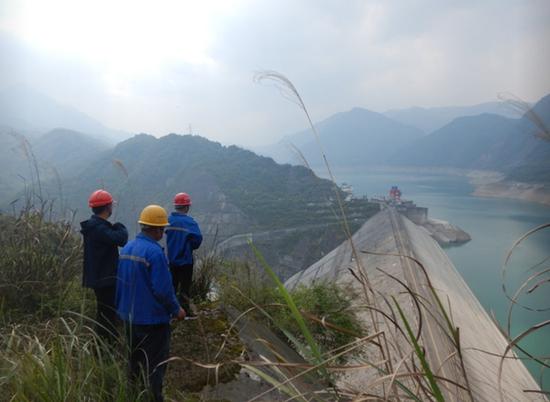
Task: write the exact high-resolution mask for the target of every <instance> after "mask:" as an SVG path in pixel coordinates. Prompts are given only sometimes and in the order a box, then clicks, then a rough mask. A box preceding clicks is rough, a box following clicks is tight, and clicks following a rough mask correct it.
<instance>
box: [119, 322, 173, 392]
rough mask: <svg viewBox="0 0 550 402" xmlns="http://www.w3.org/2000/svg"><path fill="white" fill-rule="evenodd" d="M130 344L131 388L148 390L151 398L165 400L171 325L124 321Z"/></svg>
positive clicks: (129, 369) (129, 368)
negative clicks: (137, 323)
mask: <svg viewBox="0 0 550 402" xmlns="http://www.w3.org/2000/svg"><path fill="white" fill-rule="evenodd" d="M125 331H126V339H127V340H128V345H129V362H128V363H129V364H128V371H129V380H130V384H131V386H132V387H137V389H136V390H137V391H138V392H139V390H140V388H141V389H144V388H145V387H146V388H148V389H149V391H150V393H151V397H152V400H153V401H155V402H162V401H163V400H164V398H163V396H162V383H163V381H164V374H165V372H166V366H167V364H166V363H164V364H161V363H163V362H164V361H165V360H166V359H168V355H169V353H170V324H169V323H166V324H156V325H136V324H129V323H125Z"/></svg>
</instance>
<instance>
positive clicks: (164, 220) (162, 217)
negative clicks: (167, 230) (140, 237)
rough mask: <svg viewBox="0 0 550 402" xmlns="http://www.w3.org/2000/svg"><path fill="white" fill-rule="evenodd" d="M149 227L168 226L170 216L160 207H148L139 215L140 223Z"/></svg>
mask: <svg viewBox="0 0 550 402" xmlns="http://www.w3.org/2000/svg"><path fill="white" fill-rule="evenodd" d="M138 223H141V224H142V225H147V226H168V225H169V223H168V214H167V213H166V210H165V209H164V208H163V207H161V206H160V205H147V206H146V207H145V208H143V211H141V214H139V221H138Z"/></svg>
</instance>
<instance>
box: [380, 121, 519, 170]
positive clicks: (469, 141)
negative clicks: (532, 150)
mask: <svg viewBox="0 0 550 402" xmlns="http://www.w3.org/2000/svg"><path fill="white" fill-rule="evenodd" d="M516 134H518V127H517V121H516V120H513V119H507V118H506V117H502V116H497V115H494V114H482V115H478V116H468V117H460V118H458V119H455V120H453V121H452V122H451V123H449V124H447V125H446V126H444V127H442V128H440V129H439V130H436V131H434V132H433V133H432V134H430V135H428V136H426V137H423V138H420V139H418V140H417V141H415V142H414V143H412V144H410V145H409V146H408V147H407V148H406V149H402V150H400V151H399V152H397V153H396V154H394V155H393V156H392V157H390V158H389V159H388V162H389V164H392V165H405V166H441V167H455V168H467V169H491V168H498V167H499V162H500V159H501V153H502V152H503V150H502V149H501V148H502V143H503V142H504V141H505V140H506V139H507V137H508V136H513V135H516Z"/></svg>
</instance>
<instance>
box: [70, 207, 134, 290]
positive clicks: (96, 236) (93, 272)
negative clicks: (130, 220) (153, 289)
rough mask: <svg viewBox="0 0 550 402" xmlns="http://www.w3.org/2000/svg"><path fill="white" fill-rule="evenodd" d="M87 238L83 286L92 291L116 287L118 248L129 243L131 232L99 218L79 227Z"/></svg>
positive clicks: (117, 224) (87, 221) (120, 225)
mask: <svg viewBox="0 0 550 402" xmlns="http://www.w3.org/2000/svg"><path fill="white" fill-rule="evenodd" d="M80 227H81V230H80V232H81V233H82V236H83V238H84V272H83V275H82V285H83V286H85V287H89V288H101V287H105V286H114V285H115V283H116V270H117V263H118V247H122V246H124V245H125V244H126V242H127V241H128V231H127V230H126V228H125V227H124V225H123V224H121V223H115V224H114V225H113V224H111V223H110V222H109V221H107V220H105V219H102V218H100V217H98V216H96V215H92V217H91V218H90V219H88V220H86V221H83V222H81V223H80Z"/></svg>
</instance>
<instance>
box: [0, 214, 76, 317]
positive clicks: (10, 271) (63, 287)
mask: <svg viewBox="0 0 550 402" xmlns="http://www.w3.org/2000/svg"><path fill="white" fill-rule="evenodd" d="M50 207H51V205H49V204H42V205H41V207H40V208H39V209H36V208H33V207H31V206H30V205H29V206H27V207H26V208H24V209H23V210H22V211H21V212H20V213H19V214H18V215H17V216H5V215H0V223H1V224H2V228H3V230H2V231H0V251H1V254H2V258H1V259H0V289H1V292H0V307H1V309H2V310H1V311H0V313H1V316H2V317H3V318H4V319H7V320H11V319H12V318H17V317H20V316H24V315H30V316H32V317H42V318H49V317H53V316H56V315H59V314H60V312H61V311H62V310H64V309H67V308H75V309H78V308H79V307H80V298H81V297H80V295H79V288H80V284H79V278H80V272H81V269H82V268H81V267H82V251H81V245H80V244H81V241H80V239H79V238H78V237H77V236H75V235H74V233H73V229H72V226H71V222H70V221H52V220H50V218H49V216H48V215H49V214H50V213H49V211H51V208H50Z"/></svg>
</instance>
